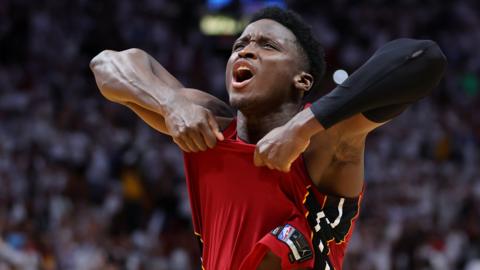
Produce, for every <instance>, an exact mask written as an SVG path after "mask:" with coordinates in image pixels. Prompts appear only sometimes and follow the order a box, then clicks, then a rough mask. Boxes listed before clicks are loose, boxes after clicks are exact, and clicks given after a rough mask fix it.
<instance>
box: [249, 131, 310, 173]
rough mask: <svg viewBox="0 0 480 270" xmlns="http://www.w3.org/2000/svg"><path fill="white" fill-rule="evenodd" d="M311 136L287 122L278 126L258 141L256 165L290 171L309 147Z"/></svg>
mask: <svg viewBox="0 0 480 270" xmlns="http://www.w3.org/2000/svg"><path fill="white" fill-rule="evenodd" d="M309 144H310V136H306V135H305V134H303V133H302V132H300V130H298V129H296V128H292V127H291V126H289V125H288V123H287V124H285V125H283V126H280V127H277V128H275V129H273V130H272V131H270V132H269V133H267V135H265V137H263V138H262V139H261V140H260V141H258V143H257V145H256V148H255V153H254V158H253V159H254V164H255V166H258V167H260V166H267V167H268V168H270V169H272V170H279V171H282V172H289V171H290V166H291V165H292V163H293V161H295V159H297V157H298V156H299V155H300V154H301V153H303V152H304V151H305V149H307V147H308V145H309Z"/></svg>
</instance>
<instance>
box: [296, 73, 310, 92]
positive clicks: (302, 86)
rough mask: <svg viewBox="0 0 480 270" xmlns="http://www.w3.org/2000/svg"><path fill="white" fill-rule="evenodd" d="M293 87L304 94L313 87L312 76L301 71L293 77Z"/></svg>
mask: <svg viewBox="0 0 480 270" xmlns="http://www.w3.org/2000/svg"><path fill="white" fill-rule="evenodd" d="M293 85H294V86H295V88H296V89H298V90H301V91H305V92H306V91H308V90H310V88H312V86H313V76H312V75H310V74H309V73H306V72H304V71H302V72H301V73H300V74H297V75H295V77H293Z"/></svg>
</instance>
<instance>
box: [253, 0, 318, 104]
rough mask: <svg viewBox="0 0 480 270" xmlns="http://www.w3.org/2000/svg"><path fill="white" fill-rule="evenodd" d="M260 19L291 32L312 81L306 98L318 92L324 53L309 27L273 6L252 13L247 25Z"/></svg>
mask: <svg viewBox="0 0 480 270" xmlns="http://www.w3.org/2000/svg"><path fill="white" fill-rule="evenodd" d="M262 19H270V20H273V21H276V22H278V23H280V24H282V25H283V26H285V27H286V28H288V29H289V30H290V31H292V33H293V34H294V35H295V37H296V38H297V41H298V43H300V47H301V48H302V49H303V53H305V54H306V57H307V59H308V68H309V70H308V72H309V73H310V74H311V75H312V76H313V79H314V83H313V86H312V88H311V89H310V91H308V92H307V93H308V96H311V94H310V93H312V92H318V91H319V89H318V87H319V83H320V80H321V78H322V77H323V74H324V73H325V52H324V49H323V47H322V45H321V44H320V42H318V41H317V40H316V39H315V37H314V36H313V34H312V29H311V27H310V25H309V24H307V23H306V22H305V21H304V20H303V19H302V17H300V15H299V14H298V13H296V12H295V11H293V10H284V9H281V8H279V7H275V6H270V7H266V8H263V9H261V10H259V11H257V12H256V13H254V14H253V15H252V18H251V19H250V21H249V24H250V23H253V22H255V21H258V20H262ZM312 90H313V91H312Z"/></svg>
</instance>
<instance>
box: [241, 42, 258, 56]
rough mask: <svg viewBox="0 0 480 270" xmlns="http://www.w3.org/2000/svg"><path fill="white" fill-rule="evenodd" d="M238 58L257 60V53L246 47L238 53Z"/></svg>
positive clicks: (248, 46) (249, 46)
mask: <svg viewBox="0 0 480 270" xmlns="http://www.w3.org/2000/svg"><path fill="white" fill-rule="evenodd" d="M238 56H239V57H241V58H251V59H257V53H256V52H255V51H254V50H253V49H252V48H251V45H247V46H245V47H244V48H243V49H242V50H241V51H239V52H238Z"/></svg>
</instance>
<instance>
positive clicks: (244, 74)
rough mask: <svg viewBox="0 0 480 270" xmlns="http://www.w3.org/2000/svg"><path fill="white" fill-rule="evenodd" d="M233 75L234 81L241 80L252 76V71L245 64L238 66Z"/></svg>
mask: <svg viewBox="0 0 480 270" xmlns="http://www.w3.org/2000/svg"><path fill="white" fill-rule="evenodd" d="M233 77H234V79H235V81H236V82H243V81H246V80H249V79H251V78H252V77H253V73H252V71H251V70H250V69H249V68H248V67H246V66H240V67H239V68H237V70H235V72H234V73H233Z"/></svg>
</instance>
